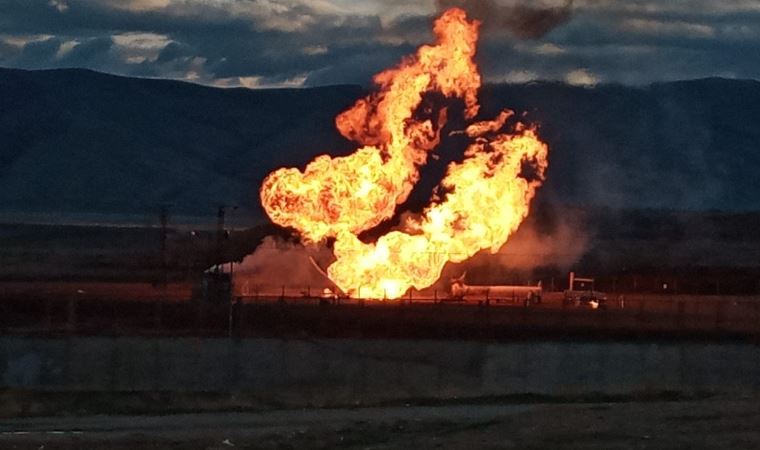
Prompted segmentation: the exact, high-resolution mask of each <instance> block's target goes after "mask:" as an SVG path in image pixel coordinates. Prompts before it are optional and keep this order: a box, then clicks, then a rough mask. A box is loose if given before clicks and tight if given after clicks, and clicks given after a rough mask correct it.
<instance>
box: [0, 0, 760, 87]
mask: <svg viewBox="0 0 760 450" xmlns="http://www.w3.org/2000/svg"><path fill="white" fill-rule="evenodd" d="M331 1H334V0H324V1H321V2H311V1H306V0H293V1H290V2H287V3H285V2H280V1H279V0H268V1H262V0H238V1H206V0H167V1H163V2H153V3H154V6H153V7H150V3H151V1H149V0H66V1H65V2H64V1H59V2H58V6H56V4H54V3H51V2H50V1H49V0H0V33H1V34H0V65H2V66H8V67H19V68H43V67H85V68H91V69H95V70H102V71H107V72H113V73H119V74H125V75H138V76H152V77H170V78H184V79H192V80H195V81H197V82H201V83H208V84H213V83H226V84H235V80H236V79H238V78H255V79H258V80H260V81H261V82H263V83H268V84H276V83H279V82H285V81H289V80H292V79H304V80H305V84H307V85H320V84H335V83H363V84H368V83H370V81H371V77H372V75H373V74H374V73H376V72H377V71H379V70H382V69H383V68H386V67H389V66H392V65H395V64H397V62H398V61H399V59H400V58H401V57H402V56H403V55H405V54H409V53H411V52H413V51H414V48H415V47H416V46H418V45H419V44H421V43H424V42H429V41H430V39H431V36H432V34H431V30H430V28H431V27H430V24H431V21H432V19H433V16H434V15H435V13H436V11H433V10H432V9H431V10H430V11H425V10H424V9H422V8H420V7H411V6H410V5H409V4H408V2H403V1H400V0H393V1H391V0H389V1H387V2H383V3H382V4H380V3H379V2H380V0H377V1H378V5H375V6H376V7H373V8H368V9H367V10H366V11H367V12H362V11H364V10H363V9H362V8H364V7H365V6H366V5H369V4H370V3H369V2H361V3H357V4H355V5H352V7H351V11H353V12H352V13H344V12H341V8H340V5H343V4H344V3H340V4H338V3H336V4H335V5H334V7H329V6H330V4H331ZM548 1H553V2H554V3H546V2H548ZM159 3H160V4H161V5H162V6H161V5H158V4H159ZM61 4H65V5H66V7H65V8H64V7H60V5H61ZM157 5H158V6H157ZM325 5H327V6H325ZM361 5H365V6H361ZM455 5H456V6H464V7H465V8H466V9H467V10H468V12H469V14H470V15H471V16H474V17H477V18H480V19H482V20H483V23H484V25H483V26H484V36H483V39H482V42H481V46H480V50H479V53H478V62H479V64H480V66H481V67H482V68H483V71H484V75H485V77H486V80H492V81H497V80H518V81H519V80H527V79H532V78H541V79H560V80H564V79H566V78H568V77H569V74H572V73H575V74H576V75H578V74H581V75H584V76H583V77H580V78H579V79H589V80H599V81H609V82H623V83H634V84H636V83H647V82H650V81H658V80H670V79H674V78H695V77H704V76H715V75H717V76H732V77H738V78H754V77H756V76H757V74H758V73H760V61H757V59H756V58H751V57H750V56H749V55H751V54H753V53H755V52H756V49H757V48H758V47H759V46H760V29H759V28H758V27H757V25H756V24H757V23H759V22H760V9H758V8H753V7H751V4H750V2H747V1H746V0H729V1H726V2H710V1H708V0H689V1H685V2H678V3H669V2H657V1H654V0H651V1H650V0H629V1H626V0H575V1H574V2H573V1H570V0H545V1H543V2H529V1H527V0H525V1H522V0H437V6H438V7H439V8H443V7H449V6H455ZM542 5H543V6H542ZM546 5H548V6H546ZM748 5H749V6H748ZM159 6H161V7H159ZM378 11H379V12H380V13H379V14H380V16H378ZM394 11H399V13H398V14H395V13H394ZM576 78H578V77H576Z"/></svg>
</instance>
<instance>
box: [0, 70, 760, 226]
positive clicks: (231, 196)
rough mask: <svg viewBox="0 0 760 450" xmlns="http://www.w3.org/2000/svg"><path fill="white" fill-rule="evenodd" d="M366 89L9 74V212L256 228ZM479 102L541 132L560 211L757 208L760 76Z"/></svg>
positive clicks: (496, 90) (337, 148)
mask: <svg viewBox="0 0 760 450" xmlns="http://www.w3.org/2000/svg"><path fill="white" fill-rule="evenodd" d="M362 93H363V90H362V88H360V87H358V86H334V87H323V88H313V89H283V90H248V89H217V88H211V87H205V86H199V85H194V84H189V83H183V82H176V81H168V80H151V79H135V78H124V77H117V76H112V75H106V74H100V73H96V72H91V71H84V70H74V69H72V70H49V71H22V70H11V69H0V213H19V212H24V213H28V212H55V213H60V214H70V213H74V214H77V213H105V214H130V213H135V214H145V213H147V212H152V211H155V210H156V209H157V205H160V204H162V203H169V204H172V205H173V206H172V208H173V212H174V213H175V214H186V215H196V216H209V217H212V215H213V211H214V208H215V206H216V205H218V204H222V203H225V204H236V205H240V206H241V207H242V208H241V211H240V212H239V213H238V214H241V215H243V216H246V217H248V218H250V219H251V220H257V219H258V218H261V210H260V207H259V205H258V195H257V189H258V186H259V183H260V182H261V180H262V179H263V177H264V176H265V175H266V174H267V173H268V172H270V171H271V170H273V169H275V168H277V167H280V166H283V165H289V166H303V165H305V163H306V162H308V161H309V160H310V159H311V158H313V157H314V156H315V155H317V154H320V153H324V152H328V151H329V152H332V153H333V154H345V153H346V152H348V151H350V150H351V144H350V143H349V142H346V141H345V140H343V139H342V138H341V137H340V136H339V135H338V133H337V131H335V129H334V125H333V120H334V116H335V115H336V114H337V113H338V112H340V111H341V110H343V109H345V108H346V107H348V106H349V105H350V104H352V103H353V101H354V100H355V99H356V98H358V97H359V96H360V95H361V94H362ZM481 102H482V103H483V110H482V113H483V114H482V115H483V116H484V117H488V116H491V115H493V114H495V113H496V112H497V111H498V110H499V109H501V108H504V107H510V108H512V109H515V110H516V111H518V112H520V111H525V112H527V118H528V119H529V120H531V121H535V122H538V123H540V124H541V135H542V136H543V137H544V139H545V140H546V141H547V142H548V143H549V145H550V148H551V155H550V168H549V172H548V180H547V183H546V186H545V188H544V189H543V190H542V191H541V194H540V195H541V197H542V200H545V201H547V202H549V203H561V204H568V205H578V206H601V207H611V208H621V207H625V208H675V209H692V210H707V209H723V210H757V209H759V208H760V184H758V183H757V182H756V180H755V172H756V170H757V169H758V168H760V152H758V148H757V147H758V142H760V128H758V126H757V123H758V120H759V119H760V83H758V82H755V81H736V80H723V79H705V80H695V81H683V82H675V83H664V84H655V85H651V86H646V87H641V88H634V87H623V86H599V87H596V88H583V87H572V86H567V85H563V84H558V83H532V84H528V85H494V86H486V87H484V88H483V90H482V92H481ZM454 126H456V123H452V127H454ZM446 145H448V146H449V147H450V146H451V145H453V144H452V143H448V144H446ZM446 145H444V151H445V148H446ZM444 160H445V158H444ZM442 164H443V163H439V167H438V168H436V167H435V164H433V166H432V168H431V169H426V171H425V172H424V173H423V175H424V176H426V181H425V183H422V184H421V186H420V187H419V189H417V190H416V192H415V194H414V197H413V199H412V200H413V201H418V202H424V200H425V199H426V198H427V197H428V195H429V192H430V187H431V186H433V185H434V184H435V181H436V176H437V174H438V173H439V172H440V171H441V170H442V167H443V166H442Z"/></svg>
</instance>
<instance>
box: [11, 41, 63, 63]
mask: <svg viewBox="0 0 760 450" xmlns="http://www.w3.org/2000/svg"><path fill="white" fill-rule="evenodd" d="M60 48H61V40H60V39H58V38H55V37H52V38H49V39H45V40H42V41H32V42H29V43H27V44H25V45H24V47H23V49H22V50H21V54H20V55H19V56H18V58H17V59H16V61H17V63H18V64H20V65H23V66H26V67H27V68H39V67H44V66H45V63H46V62H47V61H49V60H51V59H53V58H54V57H55V56H56V54H57V53H58V50H59V49H60Z"/></svg>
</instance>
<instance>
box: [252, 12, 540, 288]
mask: <svg viewBox="0 0 760 450" xmlns="http://www.w3.org/2000/svg"><path fill="white" fill-rule="evenodd" d="M478 26H479V23H478V22H477V21H468V20H467V17H466V14H465V12H464V11H462V10H461V9H458V8H453V9H450V10H448V11H446V12H445V13H443V15H442V16H441V17H439V18H438V19H437V20H436V21H435V27H434V30H435V34H436V37H437V41H436V43H435V44H434V45H425V46H422V47H420V49H419V50H417V53H416V54H415V55H414V56H413V57H410V58H408V59H405V60H404V62H402V64H401V65H399V66H398V67H396V68H393V69H390V70H387V71H384V72H381V73H379V74H377V75H376V76H375V78H374V80H375V83H376V84H377V85H378V86H379V90H378V91H377V92H376V93H374V94H371V95H370V96H368V97H367V98H364V99H361V100H359V101H357V102H356V104H355V105H354V106H353V107H351V108H350V109H348V110H347V111H344V112H343V113H341V114H340V115H339V116H338V117H337V119H336V125H337V127H338V130H339V131H340V132H341V134H342V135H343V136H345V137H346V138H348V139H351V140H352V141H354V142H356V143H357V144H359V145H360V146H361V147H359V148H358V149H357V150H356V151H355V152H354V153H353V154H351V155H349V156H346V157H341V158H331V157H330V156H327V155H323V156H320V157H318V158H316V159H315V160H314V161H313V162H311V163H310V164H309V165H308V166H307V167H306V169H305V170H304V171H303V172H301V171H300V170H298V169H294V168H286V169H279V170H277V171H275V172H273V173H271V174H270V175H269V176H268V177H267V178H266V179H265V180H264V183H263V184H262V186H261V191H260V194H261V201H262V205H263V206H264V209H265V211H266V212H267V214H268V215H269V217H270V218H271V219H272V221H273V222H275V223H277V224H279V225H282V226H286V227H292V228H295V229H296V230H298V232H299V233H300V234H301V236H302V237H303V238H304V239H305V240H307V241H312V242H317V241H321V240H323V239H325V238H328V237H333V238H335V247H334V251H335V256H336V258H337V260H336V261H335V262H334V263H333V264H332V265H331V266H330V267H328V269H327V273H328V275H329V276H330V278H331V279H332V281H334V282H335V284H336V285H337V286H339V287H340V288H341V289H342V290H343V291H344V292H346V293H347V294H349V295H351V296H354V297H366V298H398V297H400V296H401V295H403V294H404V293H405V292H406V291H407V290H408V289H409V288H410V287H414V288H416V289H422V288H425V287H428V286H430V285H432V284H433V283H434V282H435V281H436V280H437V279H438V278H439V277H440V275H441V270H442V269H443V266H444V265H445V264H446V262H448V261H454V262H460V261H464V260H466V259H468V258H470V257H471V256H473V255H474V254H475V253H477V252H478V251H480V250H483V249H490V250H491V251H496V250H498V249H499V248H500V247H501V246H502V245H504V243H506V241H507V239H508V238H509V236H510V235H511V234H512V233H513V232H514V231H515V230H516V229H517V227H518V226H519V225H520V223H521V222H522V220H523V219H524V218H525V217H526V216H527V215H528V211H529V207H530V202H531V200H532V199H533V197H534V195H535V192H536V189H537V188H538V187H539V186H540V185H541V182H542V181H543V178H544V172H545V170H546V166H547V152H548V150H547V147H546V145H545V144H544V143H542V142H541V141H540V140H539V139H538V137H537V136H536V133H535V131H534V130H533V129H531V128H526V127H524V126H522V125H521V124H518V125H517V127H516V128H515V129H516V130H517V131H516V132H514V133H505V132H500V130H501V129H502V128H504V125H505V123H506V121H507V120H508V119H509V117H510V116H511V112H509V111H505V112H502V113H501V114H500V115H499V116H498V117H497V118H496V119H495V120H491V121H480V122H476V123H473V124H471V125H470V126H469V127H468V128H467V130H466V134H467V136H469V137H470V138H471V139H472V140H473V142H472V143H471V144H470V145H469V147H468V148H467V149H466V151H465V153H464V159H463V160H462V161H461V162H458V163H452V164H451V165H450V166H449V167H448V170H447V173H446V176H445V177H444V179H443V181H442V185H443V187H444V188H445V189H446V191H447V192H448V194H446V196H445V197H443V198H442V199H440V200H438V201H437V202H435V203H433V204H432V205H431V206H429V207H428V208H426V209H425V211H424V212H423V214H422V215H421V216H420V217H419V218H417V219H415V220H410V221H407V223H404V224H403V225H402V228H401V229H399V230H397V231H392V232H390V233H388V234H386V235H384V236H381V237H380V238H379V239H378V241H377V242H376V243H371V244H367V243H364V242H362V241H361V240H359V238H358V237H357V235H358V234H359V233H361V232H362V231H365V230H368V229H370V228H373V227H375V226H377V225H379V224H380V223H381V222H383V221H385V220H387V219H389V218H391V217H392V216H393V215H394V214H395V212H396V207H397V205H398V204H400V203H403V202H404V201H405V200H406V199H407V197H408V196H409V194H410V193H411V191H412V188H413V187H414V185H415V183H416V182H417V181H418V180H419V170H418V169H419V167H420V166H422V165H424V164H425V163H426V162H427V158H428V154H429V153H430V152H432V151H434V150H435V148H436V146H437V145H438V143H439V141H440V130H441V129H442V128H443V126H444V125H445V123H446V109H442V110H441V112H440V113H439V114H438V115H437V117H435V118H433V119H430V118H428V119H416V118H415V112H416V111H417V109H418V108H419V107H420V104H421V103H422V101H423V96H424V95H425V94H428V93H431V92H437V93H439V94H442V95H443V96H445V97H448V98H460V99H462V100H463V101H464V104H465V117H466V118H467V119H473V118H475V116H476V115H477V113H478V102H477V91H478V89H479V88H480V75H479V73H478V71H477V67H476V65H475V63H474V62H473V57H474V56H475V51H476V43H477V39H478ZM526 172H527V174H526Z"/></svg>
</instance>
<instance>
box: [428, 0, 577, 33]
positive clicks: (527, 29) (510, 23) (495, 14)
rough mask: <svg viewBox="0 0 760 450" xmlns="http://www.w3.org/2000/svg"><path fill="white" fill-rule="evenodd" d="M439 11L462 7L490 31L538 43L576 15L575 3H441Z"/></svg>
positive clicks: (476, 0) (491, 0) (469, 0)
mask: <svg viewBox="0 0 760 450" xmlns="http://www.w3.org/2000/svg"><path fill="white" fill-rule="evenodd" d="M437 3H438V8H439V10H445V9H448V8H451V7H455V6H456V7H460V8H463V9H464V10H466V11H467V12H468V13H469V14H470V15H471V16H472V17H475V18H476V19H478V20H480V21H482V22H483V26H484V27H485V29H486V30H489V29H490V30H494V29H496V30H502V29H503V30H507V31H509V32H511V33H512V34H514V35H515V36H517V37H519V38H522V39H538V38H540V37H542V36H544V35H545V34H546V33H548V32H550V31H551V30H553V29H554V28H556V27H558V26H560V25H562V24H564V23H566V22H567V21H569V20H570V18H571V17H572V14H573V2H572V0H568V1H566V2H564V3H562V4H560V5H540V4H538V5H537V3H540V2H532V3H527V2H518V3H514V4H509V5H505V4H503V3H500V2H498V1H496V0H438V1H437Z"/></svg>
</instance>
